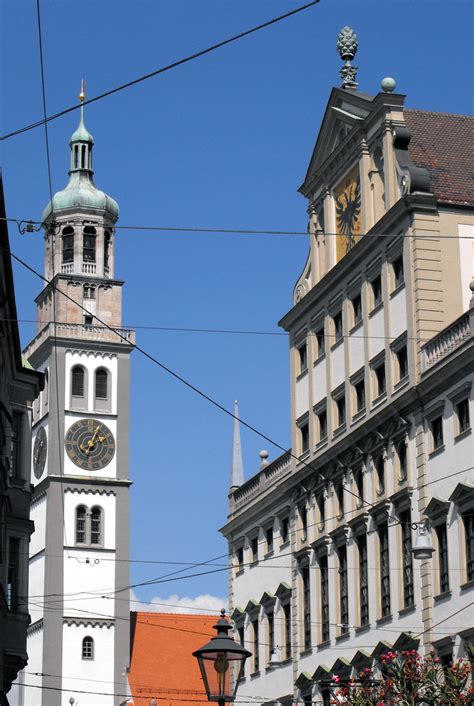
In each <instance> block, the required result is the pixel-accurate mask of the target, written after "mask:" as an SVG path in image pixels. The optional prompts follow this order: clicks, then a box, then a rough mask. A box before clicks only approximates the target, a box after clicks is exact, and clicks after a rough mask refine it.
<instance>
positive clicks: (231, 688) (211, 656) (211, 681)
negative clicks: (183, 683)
mask: <svg viewBox="0 0 474 706" xmlns="http://www.w3.org/2000/svg"><path fill="white" fill-rule="evenodd" d="M245 659H246V655H243V654H241V653H239V652H232V651H227V650H225V651H216V652H206V653H205V654H202V653H201V654H200V655H199V656H198V662H199V667H200V669H201V675H202V678H203V681H204V687H205V689H206V693H207V698H208V699H209V701H234V699H235V692H236V691H237V685H238V682H239V679H240V677H241V673H242V670H243V666H244V663H245ZM233 665H235V669H234V668H233Z"/></svg>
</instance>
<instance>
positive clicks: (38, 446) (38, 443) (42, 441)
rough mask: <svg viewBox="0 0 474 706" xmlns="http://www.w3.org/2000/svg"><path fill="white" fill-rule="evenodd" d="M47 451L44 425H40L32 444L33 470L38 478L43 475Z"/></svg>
mask: <svg viewBox="0 0 474 706" xmlns="http://www.w3.org/2000/svg"><path fill="white" fill-rule="evenodd" d="M47 451H48V437H47V436H46V430H45V428H44V427H40V428H39V429H38V432H37V434H36V438H35V443H34V446H33V472H34V474H35V477H36V478H38V480H39V479H40V478H41V476H42V475H43V471H44V467H45V465H46V455H47Z"/></svg>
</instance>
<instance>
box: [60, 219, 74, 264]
mask: <svg viewBox="0 0 474 706" xmlns="http://www.w3.org/2000/svg"><path fill="white" fill-rule="evenodd" d="M61 239H62V261H63V263H66V262H74V228H72V226H66V227H65V228H63V232H62V235H61Z"/></svg>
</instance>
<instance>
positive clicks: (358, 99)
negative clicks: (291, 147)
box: [299, 88, 373, 196]
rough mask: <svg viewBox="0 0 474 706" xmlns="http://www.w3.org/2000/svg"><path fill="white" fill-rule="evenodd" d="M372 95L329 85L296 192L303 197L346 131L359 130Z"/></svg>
mask: <svg viewBox="0 0 474 706" xmlns="http://www.w3.org/2000/svg"><path fill="white" fill-rule="evenodd" d="M372 100H373V98H372V96H366V95H365V94H362V93H358V92H356V91H347V90H344V89H341V88H333V90H332V93H331V95H330V97H329V101H328V104H327V107H326V111H325V113H324V117H323V120H322V123H321V129H320V131H319V134H318V137H317V139H316V144H315V146H314V149H313V154H312V156H311V160H310V163H309V166H308V170H307V172H306V176H305V179H304V182H303V184H302V186H301V187H300V189H299V191H300V192H301V193H302V194H304V195H305V196H307V195H308V194H307V191H308V188H309V185H310V184H311V182H312V181H313V177H314V175H315V173H316V171H317V170H319V169H320V168H321V167H322V166H323V164H324V163H325V162H326V160H327V159H329V158H330V156H331V155H332V154H333V153H334V152H335V151H337V149H338V148H339V146H340V145H341V144H342V143H343V142H345V141H346V140H347V138H348V137H349V135H350V134H352V133H353V132H354V131H357V130H359V129H360V127H361V126H362V125H363V123H364V120H365V118H366V117H367V115H368V114H369V113H370V111H371V107H372Z"/></svg>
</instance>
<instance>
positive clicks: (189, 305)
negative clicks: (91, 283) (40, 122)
mask: <svg viewBox="0 0 474 706" xmlns="http://www.w3.org/2000/svg"><path fill="white" fill-rule="evenodd" d="M298 4H299V3H296V2H286V1H283V0H281V1H280V0H214V1H212V2H211V1H209V2H204V1H201V0H192V1H190V0H174V1H171V0H168V1H163V0H153V1H152V0H148V1H147V2H146V1H143V0H134V1H133V2H132V1H131V0H121V1H120V0H119V1H115V2H112V0H94V1H87V0H82V1H80V2H79V1H77V0H69V1H68V2H66V1H65V0H63V1H61V2H53V1H52V0H43V1H42V26H43V45H44V57H45V78H46V90H47V108H48V113H55V112H57V111H59V110H61V109H63V108H65V107H67V106H69V105H71V104H73V103H75V102H76V100H77V95H78V92H79V85H80V80H81V78H85V79H86V83H87V93H88V96H89V97H92V96H93V95H96V94H98V93H101V92H103V91H105V90H107V89H109V88H111V87H113V86H115V85H118V84H121V83H124V82H126V81H128V80H131V79H133V78H135V77H136V76H139V75H141V74H144V73H147V72H149V71H152V70H153V69H155V68H158V67H160V66H162V65H165V64H168V63H170V62H172V61H175V60H177V59H180V58H182V57H183V56H186V55H188V54H191V53H193V52H195V51H198V50H200V49H202V48H205V47H206V46H208V45H210V44H213V43H215V42H217V41H220V40H221V39H224V38H226V37H228V36H231V35H233V34H236V33H238V32H240V31H242V30H245V29H247V28H249V27H251V26H253V25H256V24H259V23H261V22H264V21H265V20H267V19H270V18H271V17H273V16H276V15H279V14H282V13H283V12H286V11H288V10H289V9H292V8H294V7H297V6H298ZM2 12H3V18H2V19H3V21H2V30H1V31H2V36H1V42H2V67H3V70H2V83H1V85H2V120H1V132H2V133H5V132H9V131H11V130H14V129H16V128H18V127H22V126H23V125H26V124H28V123H30V122H33V121H35V120H37V119H39V118H41V116H42V104H41V90H40V86H41V84H40V69H39V58H38V56H39V55H38V38H37V28H36V4H35V2H33V0H14V1H12V0H4V1H3V6H2ZM345 24H348V25H350V26H352V27H353V28H354V29H355V30H356V31H357V34H358V38H359V52H358V54H357V57H356V60H355V62H354V63H355V64H356V65H357V66H359V88H360V90H362V91H364V92H367V93H371V94H374V93H377V92H378V90H379V86H380V81H381V79H382V78H383V77H385V76H393V77H394V78H395V79H396V81H397V91H399V92H401V93H404V94H406V95H407V101H406V103H407V105H408V106H410V107H414V108H423V109H428V110H443V111H447V112H452V113H470V112H472V90H471V89H472V78H473V75H472V66H473V54H472V46H473V41H472V40H473V31H472V29H473V28H472V5H471V3H470V2H467V1H466V2H464V0H451V2H449V3H447V2H441V1H438V0H424V1H419V2H416V3H414V2H411V1H408V0H406V1H403V0H394V1H393V2H392V1H390V0H365V1H364V0H359V2H353V1H352V2H342V1H341V2H336V0H321V3H320V4H319V5H317V6H315V7H313V8H311V9H309V10H306V11H305V12H303V13H301V14H299V15H297V16H295V17H292V18H290V19H288V20H286V21H283V22H281V23H280V24H278V25H275V26H273V27H270V28H268V29H265V30H263V31H261V32H258V33H256V34H254V35H252V36H251V37H248V38H245V39H243V40H241V41H238V42H236V43H235V44H233V45H231V46H229V47H225V48H223V49H221V50H218V51H216V52H214V53H212V54H210V55H208V56H206V57H204V58H201V59H198V60H197V61H195V62H193V63H190V64H187V65H185V66H182V67H180V68H177V69H176V70H173V71H170V72H168V73H166V74H164V75H162V76H160V77H157V78H154V79H151V80H149V81H147V82H145V83H143V84H141V85H139V86H136V87H134V88H130V89H128V90H126V91H123V92H121V93H119V94H117V95H115V96H112V97H110V98H107V99H105V100H103V101H100V102H98V103H96V104H93V105H91V106H89V107H87V108H86V124H87V127H88V128H89V130H90V131H91V132H92V134H93V135H94V138H95V156H94V165H95V181H96V184H97V185H98V186H99V188H102V189H104V190H105V191H107V192H108V193H109V194H111V195H112V196H113V197H114V198H116V199H117V201H118V202H119V205H120V209H121V215H120V221H119V223H120V224H122V225H160V226H163V225H164V226H184V227H193V226H197V227H212V228H220V227H222V228H243V229H245V228H255V229H269V230H298V231H302V230H303V231H304V230H305V229H306V222H307V219H306V211H305V209H306V205H305V202H304V200H303V198H302V197H301V196H300V195H299V194H298V193H297V188H298V186H299V185H300V184H301V182H302V180H303V177H304V174H305V171H306V167H307V164H308V161H309V158H310V156H311V152H312V148H313V145H314V141H315V138H316V135H317V131H318V127H319V124H320V120H321V118H322V115H323V113H324V109H325V105H326V102H327V99H328V97H329V93H330V90H331V88H332V86H334V85H338V84H339V74H338V71H339V68H340V65H341V61H340V59H339V56H338V54H337V52H336V50H335V43H336V38H337V34H338V32H339V30H340V28H341V27H342V26H343V25H345ZM77 120H78V115H77V114H76V113H73V114H69V115H67V116H65V117H63V118H60V119H59V120H56V121H54V122H52V123H51V124H50V145H51V162H52V182H53V190H54V191H57V190H59V189H61V188H63V186H64V184H65V182H66V179H67V168H68V144H67V143H68V139H69V136H70V134H71V133H72V132H73V130H74V129H75V127H76V124H77ZM2 164H3V176H4V182H5V191H6V200H7V211H8V214H9V216H11V217H15V218H21V219H27V218H32V219H35V220H37V219H39V218H40V216H41V212H42V209H43V208H44V206H45V205H46V202H47V200H48V181H47V171H46V159H45V146H44V133H43V129H42V128H39V129H36V130H32V131H31V132H28V133H25V134H23V135H20V136H18V137H14V138H12V139H10V140H8V141H6V142H4V143H3V154H2ZM10 240H11V247H12V250H13V252H15V253H16V254H18V255H19V256H21V257H23V258H25V259H26V260H27V261H28V262H29V263H30V264H31V265H32V266H34V267H36V268H38V269H41V268H42V263H43V252H42V238H41V236H40V235H39V234H36V235H27V236H20V235H19V234H18V232H17V231H16V228H15V227H11V228H10ZM306 250H307V242H306V238H305V237H301V236H293V237H291V236H267V235H260V236H243V235H241V236H236V235H225V234H212V235H211V234H206V235H203V234H191V235H190V234H179V233H156V232H155V233H140V232H138V231H134V230H130V231H122V232H120V233H119V234H118V236H117V244H116V254H117V265H116V275H117V276H118V277H120V278H123V279H124V280H125V281H126V286H125V289H124V315H123V321H124V324H125V325H129V326H162V327H187V328H212V329H233V330H253V331H265V332H274V333H277V332H278V328H277V326H276V323H277V321H278V319H279V318H280V317H281V316H282V315H283V314H284V313H286V311H287V310H288V309H289V308H290V306H291V299H292V290H293V285H294V283H295V281H296V279H297V277H298V275H299V274H300V271H301V269H302V267H303V265H304V261H305V258H306ZM15 283H16V295H17V305H18V312H19V317H20V318H21V319H32V318H34V315H35V311H34V303H33V299H34V297H35V296H36V294H37V293H38V292H39V290H40V288H41V283H40V281H39V280H37V279H35V277H34V276H33V275H31V273H28V272H26V271H25V270H24V269H22V268H21V267H19V266H15ZM137 333H138V341H139V342H140V345H141V346H142V347H144V348H145V349H146V350H147V351H149V352H150V353H152V354H153V355H154V356H156V357H158V358H159V359H160V360H161V361H163V362H164V363H165V364H166V365H168V366H169V367H171V368H173V369H174V370H176V371H177V372H178V373H180V374H181V375H183V376H184V377H185V378H187V379H188V380H190V381H191V382H192V383H193V384H194V385H196V386H198V387H200V388H202V389H203V390H204V391H205V392H206V393H207V394H209V395H211V396H212V397H214V398H215V399H216V400H218V401H219V402H220V403H221V404H223V405H225V406H226V407H227V408H228V409H232V404H233V400H234V399H238V400H239V405H240V414H241V417H243V418H245V419H246V420H247V421H248V422H249V423H251V424H252V425H254V426H255V427H257V428H259V429H261V430H262V431H263V432H264V433H265V434H267V435H268V436H270V437H272V438H274V439H275V440H277V441H278V443H280V444H281V445H283V446H287V445H288V444H289V438H290V425H289V374H288V342H287V339H286V337H285V336H272V335H265V336H264V335H262V336H257V335H255V336H251V335H235V334H217V333H214V334H211V333H207V334H204V333H183V332H164V331H147V330H143V329H138V332H137ZM32 334H33V326H32V325H31V324H28V323H22V324H21V336H22V343H23V344H26V343H27V342H28V340H29V339H30V338H31V337H32ZM231 438H232V420H231V419H230V418H228V417H227V416H226V415H224V414H223V413H222V412H219V411H218V410H217V409H215V408H213V407H212V406H210V405H209V403H207V402H206V401H204V400H202V399H200V398H199V397H198V396H196V395H195V394H194V393H193V392H191V391H190V390H188V389H186V388H185V387H184V386H182V385H181V384H180V383H178V382H176V381H175V380H173V379H171V378H170V377H169V376H167V374H166V373H164V372H162V371H160V370H159V369H158V368H156V367H155V366H153V365H152V364H151V363H149V362H147V361H146V360H144V359H143V358H142V357H141V356H140V355H139V354H138V352H135V353H134V355H133V372H132V422H131V429H130V442H131V469H130V473H131V477H132V479H133V481H134V485H133V487H132V519H131V533H132V549H131V556H132V558H133V559H135V560H154V561H183V562H200V561H206V560H208V559H210V558H212V557H215V556H218V555H221V554H224V553H225V552H226V545H225V542H224V540H223V539H222V537H221V536H220V535H219V533H218V528H219V527H220V526H222V525H223V524H224V522H225V519H226V503H227V488H228V482H229V470H230V458H231ZM242 444H243V453H244V466H245V473H246V477H248V476H250V475H252V474H253V473H254V472H255V471H256V469H257V466H258V460H259V459H258V452H259V451H260V450H261V449H262V448H264V447H269V445H268V444H267V443H266V442H263V441H262V440H261V439H259V438H258V437H256V436H255V435H253V434H251V433H250V432H247V431H245V430H243V432H242ZM268 450H269V451H270V458H274V457H275V456H277V455H278V454H279V451H278V450H277V449H274V448H272V447H269V448H268ZM174 568H179V567H173V566H167V565H158V564H157V565H150V564H141V563H133V564H132V566H131V575H132V580H133V581H134V582H139V581H144V580H148V579H151V578H153V577H158V576H161V575H162V574H165V573H167V572H169V571H172V570H173V569H174ZM198 570H199V569H198ZM226 580H227V579H226V574H225V572H222V573H216V574H210V575H208V576H202V577H199V578H195V579H187V580H181V581H174V582H172V583H165V584H162V585H158V586H152V587H149V588H147V589H146V590H145V589H140V590H137V595H138V596H139V597H140V598H141V599H143V600H146V601H148V600H150V599H151V598H152V597H156V596H159V597H160V598H165V599H168V601H169V602H173V601H176V602H179V600H180V599H181V600H182V602H185V601H184V600H183V597H189V598H190V599H191V598H192V599H195V598H196V597H198V596H200V595H202V594H211V595H216V596H224V595H225V593H226V585H227V584H226ZM172 595H173V596H175V597H174V598H172V599H170V598H169V597H170V596H172ZM157 608H160V606H157Z"/></svg>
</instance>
